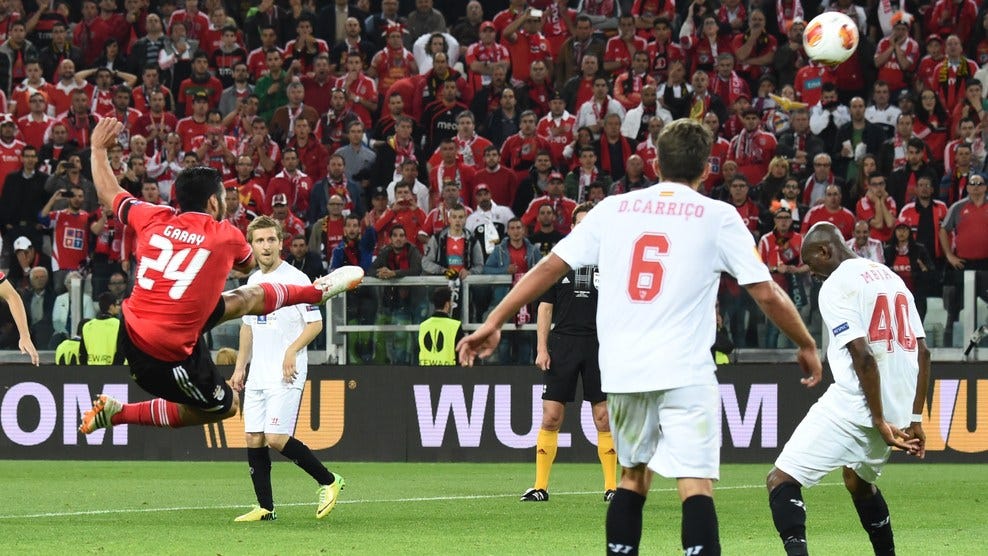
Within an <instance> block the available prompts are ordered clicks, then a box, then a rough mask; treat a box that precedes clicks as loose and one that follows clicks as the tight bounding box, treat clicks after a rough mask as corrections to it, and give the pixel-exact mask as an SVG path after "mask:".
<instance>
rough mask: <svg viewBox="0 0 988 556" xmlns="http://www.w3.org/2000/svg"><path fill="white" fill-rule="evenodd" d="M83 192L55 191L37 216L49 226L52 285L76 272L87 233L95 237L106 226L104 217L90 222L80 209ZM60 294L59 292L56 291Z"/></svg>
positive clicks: (86, 252)
mask: <svg viewBox="0 0 988 556" xmlns="http://www.w3.org/2000/svg"><path fill="white" fill-rule="evenodd" d="M65 198H68V200H69V205H68V207H66V208H64V209H62V210H55V211H53V210H52V207H53V206H55V203H56V202H58V201H60V200H62V199H65ZM85 199H86V197H85V193H84V192H83V191H82V188H81V187H78V186H74V187H70V188H69V189H59V190H58V191H55V194H54V195H52V196H51V198H50V199H48V202H47V203H46V204H45V206H44V207H42V208H41V212H39V213H38V216H39V217H40V218H42V219H45V220H47V221H49V222H50V223H51V226H52V228H53V229H54V232H53V234H52V252H51V259H52V270H54V271H55V278H57V279H56V280H55V282H54V283H55V284H56V285H57V284H59V283H64V282H65V274H66V273H67V272H69V271H72V270H78V269H79V268H80V267H81V266H82V265H83V262H84V261H85V260H86V259H87V257H88V256H89V233H90V232H92V233H94V234H96V235H99V234H100V233H101V232H102V231H103V226H105V225H106V220H105V218H104V219H102V221H101V222H99V221H94V220H95V218H93V217H91V215H90V213H89V212H87V211H85V210H83V209H82V204H83V202H84V201H85ZM56 293H60V292H56Z"/></svg>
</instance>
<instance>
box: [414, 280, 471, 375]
mask: <svg viewBox="0 0 988 556" xmlns="http://www.w3.org/2000/svg"><path fill="white" fill-rule="evenodd" d="M452 298H453V294H452V292H451V291H450V289H449V288H447V287H442V286H441V287H438V288H436V289H435V291H433V292H432V306H433V307H434V308H435V310H436V312H434V313H432V316H430V317H429V318H427V319H425V320H424V321H422V324H420V325H419V366H420V367H434V366H453V365H456V342H458V341H460V338H462V337H463V336H464V334H463V326H462V324H461V323H460V321H458V320H456V319H454V318H452V317H450V316H449V315H450V312H451V311H452Z"/></svg>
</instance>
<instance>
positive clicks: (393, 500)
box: [0, 483, 843, 519]
mask: <svg viewBox="0 0 988 556" xmlns="http://www.w3.org/2000/svg"><path fill="white" fill-rule="evenodd" d="M842 484H843V483H820V484H819V485H817V486H837V485H842ZM756 488H765V485H735V486H720V487H716V488H715V490H751V489H756ZM675 491H676V489H675V488H653V489H652V492H675ZM589 494H596V495H600V494H601V491H599V490H592V491H572V492H553V493H552V495H553V496H585V495H589ZM517 496H518V495H517V494H465V495H462V496H417V497H414V498H388V499H376V500H340V501H339V502H338V503H339V504H386V503H391V504H394V503H408V502H445V501H455V500H490V499H495V498H516V497H517ZM313 504H315V502H288V503H283V504H278V506H279V507H282V506H289V507H290V506H311V505H313ZM250 505H251V504H250V503H244V504H226V505H222V506H173V507H167V508H117V509H110V510H84V511H78V512H46V513H37V514H21V515H0V519H36V518H40V517H73V516H83V515H108V514H145V513H157V512H187V511H195V510H235V509H238V508H246V507H249V506H250Z"/></svg>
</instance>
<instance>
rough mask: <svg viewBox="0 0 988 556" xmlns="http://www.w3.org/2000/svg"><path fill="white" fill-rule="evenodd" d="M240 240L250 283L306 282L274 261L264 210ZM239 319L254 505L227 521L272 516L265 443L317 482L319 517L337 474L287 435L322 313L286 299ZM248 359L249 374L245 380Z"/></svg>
mask: <svg viewBox="0 0 988 556" xmlns="http://www.w3.org/2000/svg"><path fill="white" fill-rule="evenodd" d="M247 240H248V241H249V242H250V246H251V248H252V249H253V251H254V257H255V258H256V259H257V263H258V267H259V270H258V271H257V272H255V273H253V274H251V275H250V277H249V278H248V279H247V283H248V284H249V285H250V284H261V283H269V284H272V285H275V287H277V285H280V284H286V285H287V284H307V283H309V278H308V277H307V276H306V275H305V273H303V272H302V271H301V270H298V269H297V268H295V267H294V266H292V265H290V264H287V263H285V262H284V261H283V260H281V246H282V230H281V226H280V225H279V224H278V222H277V221H275V220H274V219H272V218H270V217H268V216H260V217H258V218H255V219H254V220H253V221H252V222H251V223H250V225H249V226H248V227H247ZM276 291H277V290H276ZM243 320H244V323H243V325H242V326H241V327H240V350H239V353H238V354H237V363H236V367H235V369H234V372H233V377H232V378H231V379H230V382H231V384H232V386H233V388H234V389H235V390H242V391H244V401H243V418H244V432H245V433H246V435H247V461H248V464H249V465H250V476H251V481H252V482H253V484H254V493H255V495H256V496H257V503H258V505H257V507H255V508H254V509H253V510H251V511H249V512H247V513H246V514H244V515H241V516H239V517H238V518H236V519H235V520H234V521H267V520H272V519H275V512H274V497H273V495H272V493H271V457H270V454H269V452H268V446H270V447H272V448H274V449H275V450H278V451H279V452H281V454H282V455H283V456H285V457H286V458H288V459H290V460H292V461H294V462H295V464H296V465H298V466H299V467H301V468H302V469H303V470H305V472H306V473H308V474H309V475H311V476H312V478H313V479H315V480H316V482H317V483H318V484H319V485H320V488H319V504H318V506H317V508H316V517H317V518H322V517H325V516H326V515H327V514H329V512H330V511H331V510H332V509H333V507H334V506H335V505H336V500H337V498H338V497H339V492H340V490H342V489H343V486H344V484H345V482H344V481H343V477H340V476H339V475H336V474H334V473H330V472H329V470H327V469H326V467H325V466H324V465H323V464H322V463H320V462H319V460H318V459H316V457H315V455H314V454H313V453H312V451H311V450H310V449H309V447H308V446H306V445H305V444H303V443H302V442H300V441H299V440H298V439H296V438H295V437H293V436H292V434H293V433H294V432H295V419H296V417H297V416H298V408H299V402H300V401H301V399H302V389H303V388H304V387H305V378H306V374H307V371H308V368H307V366H308V355H307V352H306V346H308V345H309V343H310V342H312V340H314V339H315V338H316V336H318V335H319V333H320V332H322V315H321V314H320V313H319V308H318V307H316V306H312V305H288V306H284V307H281V308H280V309H277V310H275V311H274V312H272V313H268V314H267V315H257V316H253V315H248V316H245V317H243ZM247 363H250V375H248V376H247V379H246V385H245V383H244V376H245V372H246V368H247Z"/></svg>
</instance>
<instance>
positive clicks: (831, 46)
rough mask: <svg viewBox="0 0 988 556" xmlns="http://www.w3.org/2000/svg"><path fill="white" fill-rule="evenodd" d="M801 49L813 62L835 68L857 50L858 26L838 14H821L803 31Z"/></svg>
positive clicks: (848, 18)
mask: <svg viewBox="0 0 988 556" xmlns="http://www.w3.org/2000/svg"><path fill="white" fill-rule="evenodd" d="M803 48H804V49H805V50H806V54H807V55H808V56H809V57H810V58H812V59H813V60H815V61H817V62H819V63H821V64H826V65H830V66H836V65H837V64H840V63H841V62H843V61H844V60H847V59H848V58H850V57H851V54H854V51H855V50H856V49H857V48H858V26H857V24H855V23H854V21H852V20H851V18H850V17H847V16H846V15H844V14H842V13H840V12H823V13H822V14H820V15H818V16H816V17H814V18H813V19H812V20H810V23H809V24H808V25H807V26H806V28H805V29H803Z"/></svg>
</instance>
